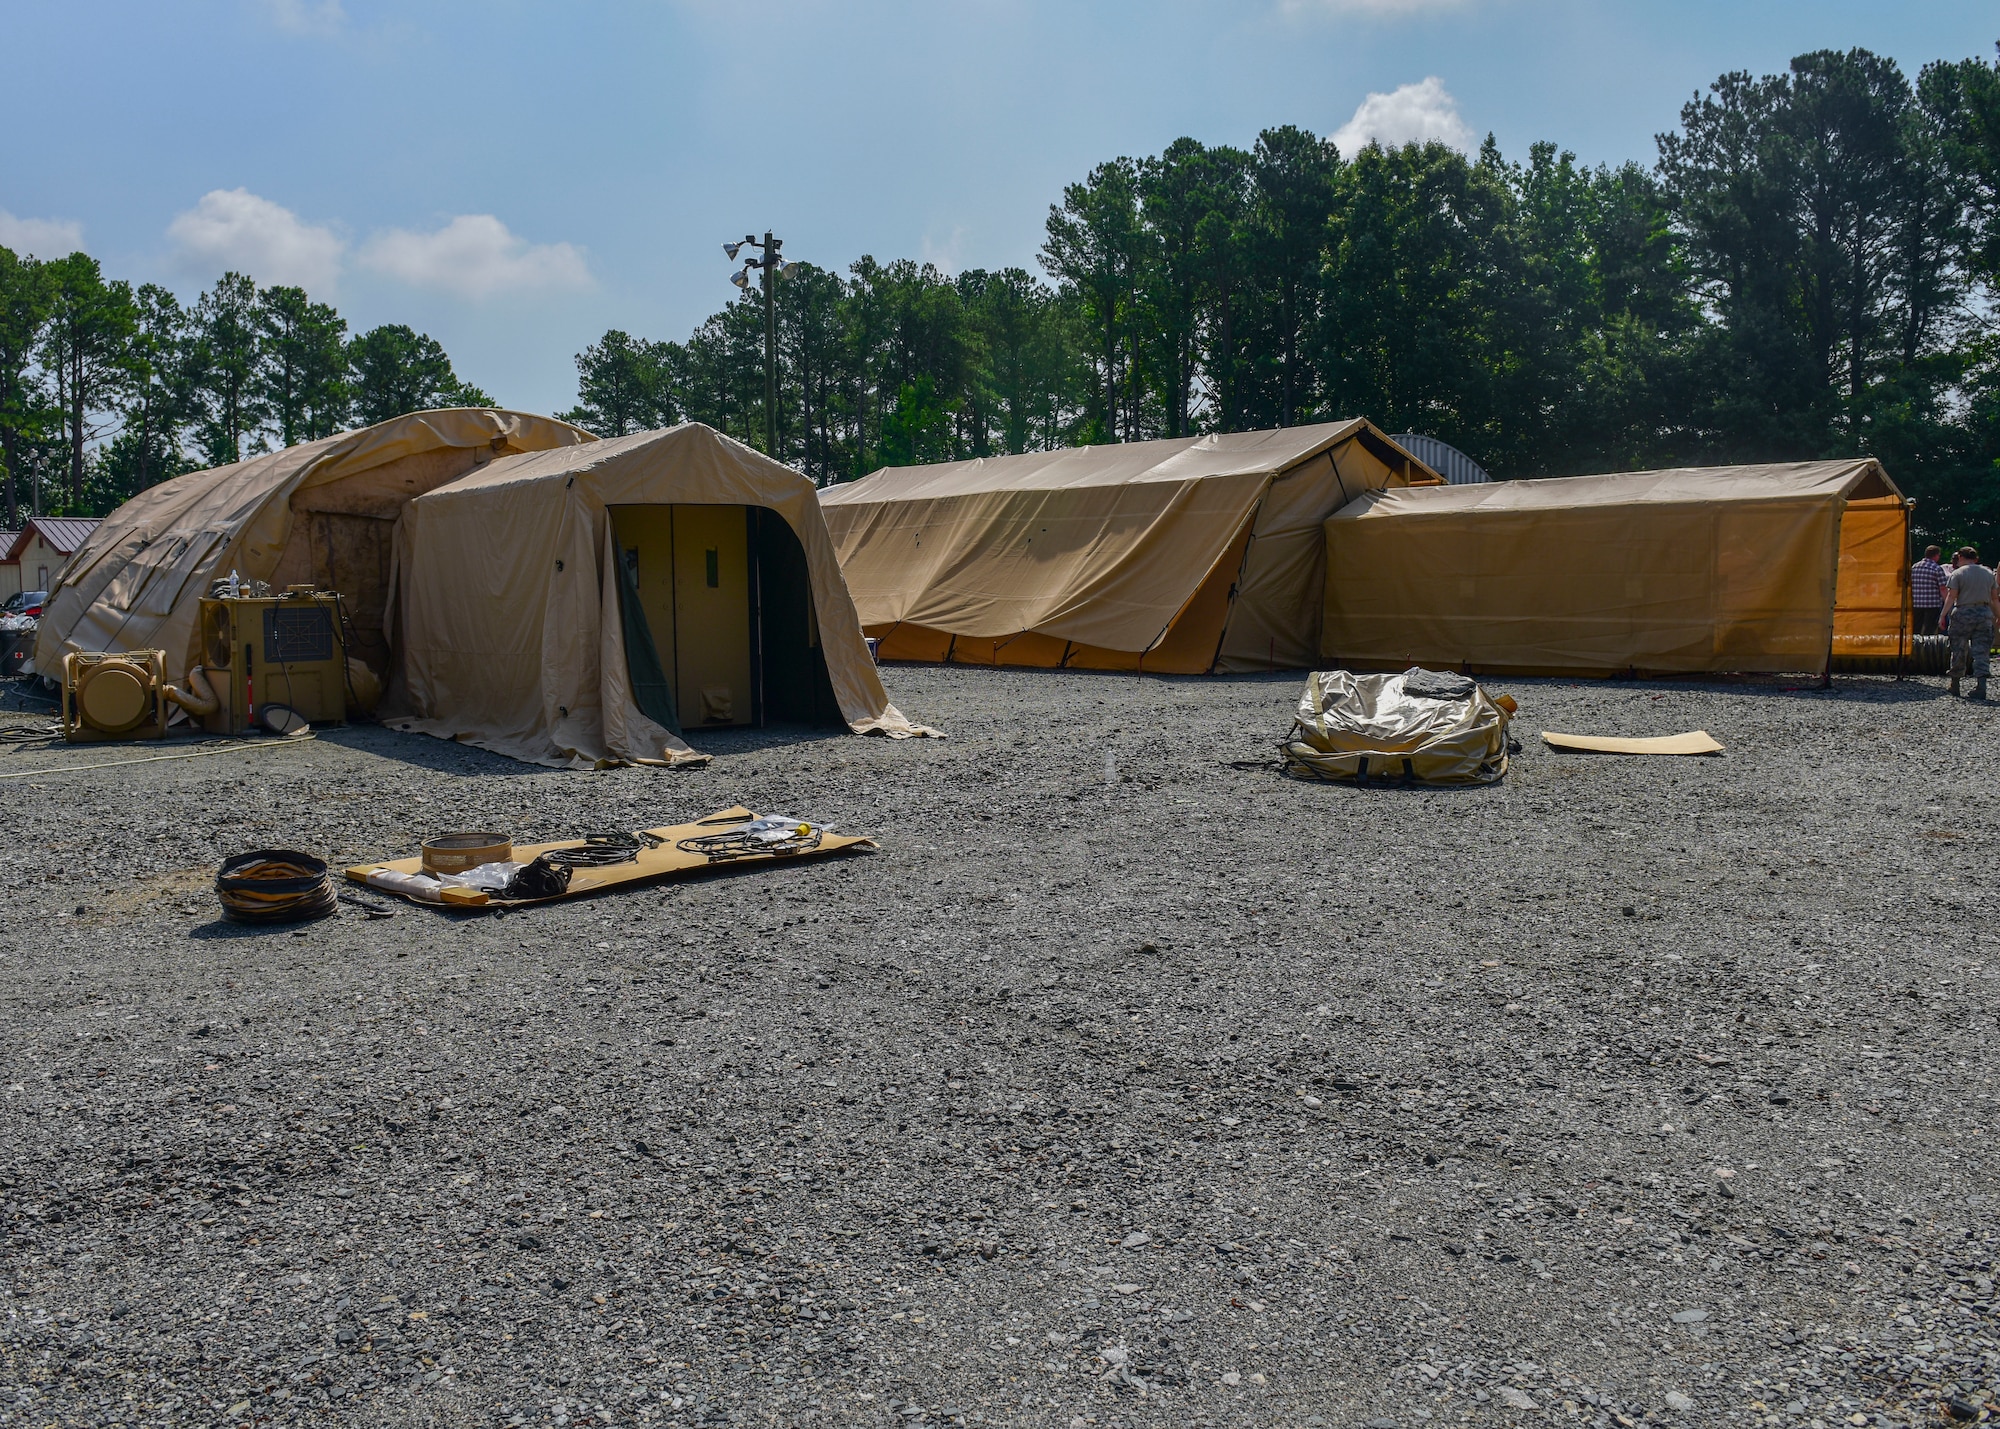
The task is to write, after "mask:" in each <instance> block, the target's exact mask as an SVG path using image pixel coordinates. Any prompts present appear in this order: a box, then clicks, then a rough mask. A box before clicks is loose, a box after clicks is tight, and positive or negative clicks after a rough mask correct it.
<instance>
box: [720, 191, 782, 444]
mask: <svg viewBox="0 0 2000 1429" xmlns="http://www.w3.org/2000/svg"><path fill="white" fill-rule="evenodd" d="M782 247H784V240H783V239H782V238H773V237H772V236H771V230H770V229H768V228H767V229H765V230H764V241H763V242H761V243H759V242H758V241H757V239H756V237H755V236H754V235H752V234H748V233H746V234H744V235H743V241H742V242H741V243H725V244H723V245H722V251H723V252H724V253H726V254H728V255H729V261H730V262H732V263H734V262H735V261H736V255H737V254H738V253H740V252H742V251H743V250H744V249H745V248H755V249H757V250H759V251H760V252H762V253H763V255H764V256H763V257H762V258H746V259H744V260H743V266H742V268H740V269H739V270H737V271H736V272H734V273H732V274H730V276H729V281H730V282H732V283H734V284H735V285H736V286H737V287H739V288H743V289H746V290H747V289H748V288H749V286H750V270H751V269H752V268H755V269H758V270H759V271H758V278H759V280H760V281H761V282H762V284H763V287H764V455H766V456H768V457H770V458H771V460H773V461H776V460H778V314H777V297H778V274H779V272H781V271H782V270H783V268H784V266H785V260H784V259H782V258H780V257H779V256H778V250H779V249H780V248H782Z"/></svg>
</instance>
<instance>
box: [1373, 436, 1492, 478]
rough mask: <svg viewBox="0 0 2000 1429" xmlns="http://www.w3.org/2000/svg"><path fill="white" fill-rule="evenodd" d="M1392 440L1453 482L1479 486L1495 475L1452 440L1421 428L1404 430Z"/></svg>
mask: <svg viewBox="0 0 2000 1429" xmlns="http://www.w3.org/2000/svg"><path fill="white" fill-rule="evenodd" d="M1393 440H1394V441H1395V443H1396V445H1397V446H1399V447H1401V448H1402V449H1403V450H1404V451H1406V452H1408V453H1409V454H1410V455H1411V456H1413V457H1415V458H1416V459H1417V460H1418V461H1420V462H1422V463H1423V464H1424V465H1425V466H1427V467H1429V468H1430V469H1431V470H1432V471H1434V472H1436V473H1437V474H1438V475H1439V476H1441V477H1443V478H1444V479H1445V480H1446V481H1447V482H1449V483H1450V484H1451V485H1453V486H1477V485H1478V484H1479V483H1480V482H1482V481H1491V480H1492V479H1493V478H1492V477H1490V476H1488V475H1487V474H1486V468H1484V467H1482V466H1481V465H1480V464H1479V463H1478V462H1476V461H1474V460H1473V459H1472V458H1471V457H1469V456H1467V455H1466V454H1465V453H1464V452H1462V451H1460V450H1459V449H1458V448H1457V447H1455V446H1453V445H1452V444H1451V443H1450V442H1447V441H1441V440H1440V439H1438V438H1437V437H1427V436H1425V435H1424V434H1423V433H1421V432H1404V433H1402V434H1400V435H1399V436H1397V437H1395V438H1393Z"/></svg>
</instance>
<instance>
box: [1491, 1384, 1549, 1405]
mask: <svg viewBox="0 0 2000 1429" xmlns="http://www.w3.org/2000/svg"><path fill="white" fill-rule="evenodd" d="M1493 1397H1494V1398H1495V1399H1497V1400H1499V1401H1500V1402H1501V1403H1502V1404H1504V1405H1506V1406H1507V1407H1508V1408H1509V1409H1540V1408H1541V1407H1542V1406H1541V1405H1539V1404H1537V1403H1535V1401H1534V1400H1532V1399H1530V1398H1529V1397H1528V1392H1527V1391H1526V1390H1523V1389H1516V1388H1514V1386H1513V1385H1511V1384H1503V1385H1499V1386H1497V1387H1496V1388H1495V1389H1494V1391H1493Z"/></svg>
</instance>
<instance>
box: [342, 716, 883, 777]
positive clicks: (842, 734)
mask: <svg viewBox="0 0 2000 1429" xmlns="http://www.w3.org/2000/svg"><path fill="white" fill-rule="evenodd" d="M313 732H314V734H316V735H317V736H318V737H319V739H320V740H321V741H323V742H324V743H327V744H335V745H339V746H340V747H341V748H343V749H353V750H357V751H360V752H361V753H364V754H372V755H374V756H376V757H377V758H380V759H392V760H395V761H396V762H397V763H400V764H414V765H415V766H417V767H418V768H419V769H429V770H431V771H433V772H434V773H439V774H477V775H496V774H497V775H511V776H516V777H518V776H521V775H528V774H568V773H573V772H578V771H572V770H566V769H550V768H547V767H546V766H544V765H540V764H528V763H524V762H523V761H521V760H519V759H510V758H509V757H508V756H506V755H504V754H495V753H493V752H492V751H491V750H487V749H481V748H479V747H478V746H477V745H472V744H458V743H455V742H454V741H452V740H448V739H438V738H436V737H435V736H433V735H428V734H405V733H403V732H402V731H401V730H394V729H389V728H387V727H386V726H384V725H379V724H349V725H336V726H333V727H331V728H324V729H318V730H315V731H313ZM854 737H855V736H854V735H853V734H852V733H850V732H849V731H848V730H847V729H845V728H844V727H843V728H840V729H825V728H822V727H820V726H817V725H771V726H769V727H768V728H765V729H734V728H732V729H703V730H696V731H694V732H693V734H692V736H691V737H690V738H689V740H688V742H689V743H690V744H692V745H693V746H694V747H695V748H696V749H697V750H699V751H700V752H701V753H703V754H714V755H730V754H761V753H763V752H765V751H767V750H772V749H790V748H795V747H798V746H802V745H813V744H826V743H830V742H832V741H835V740H843V739H853V738H854ZM584 772H588V771H584Z"/></svg>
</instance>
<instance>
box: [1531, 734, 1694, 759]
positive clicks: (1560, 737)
mask: <svg viewBox="0 0 2000 1429" xmlns="http://www.w3.org/2000/svg"><path fill="white" fill-rule="evenodd" d="M1542 738H1543V739H1544V740H1546V741H1547V742H1548V743H1550V744H1552V745H1554V746H1555V747H1556V748H1557V749H1587V750H1589V751H1590V752H1592V753H1593V754H1720V753H1722V746H1721V744H1719V743H1717V742H1716V739H1715V736H1714V735H1712V734H1710V733H1709V732H1708V731H1707V730H1705V729H1697V730H1691V731H1689V732H1688V733H1687V734H1661V735H1655V736H1653V737H1652V738H1650V739H1616V738H1611V737H1608V736H1605V735H1597V734H1554V733H1552V732H1550V731H1548V730H1543V731H1542Z"/></svg>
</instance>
